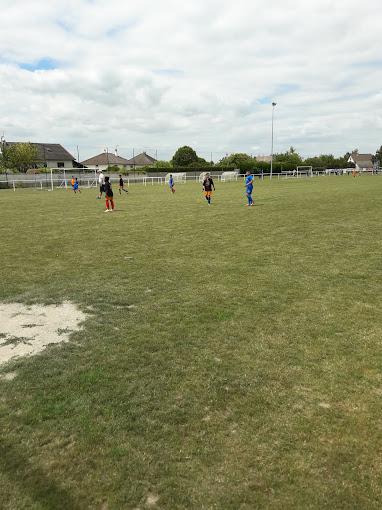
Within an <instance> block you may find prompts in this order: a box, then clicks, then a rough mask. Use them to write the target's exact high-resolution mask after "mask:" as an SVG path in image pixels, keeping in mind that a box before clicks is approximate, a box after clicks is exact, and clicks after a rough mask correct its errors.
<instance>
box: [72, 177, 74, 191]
mask: <svg viewBox="0 0 382 510" xmlns="http://www.w3.org/2000/svg"><path fill="white" fill-rule="evenodd" d="M72 189H74V176H73V175H72Z"/></svg>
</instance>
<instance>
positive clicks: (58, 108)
mask: <svg viewBox="0 0 382 510" xmlns="http://www.w3.org/2000/svg"><path fill="white" fill-rule="evenodd" d="M0 6H1V18H0V26H1V29H0V135H1V134H2V132H3V133H4V136H5V139H6V140H7V141H30V142H42V143H60V144H61V145H63V146H64V147H65V148H66V149H67V150H68V151H69V152H71V154H73V156H74V157H75V158H76V159H77V157H78V156H79V160H80V161H83V160H85V159H87V158H89V157H91V156H94V155H96V154H99V153H101V152H103V150H104V149H107V150H109V152H114V150H115V149H116V148H117V151H118V154H119V155H120V156H123V157H126V158H131V157H132V155H133V150H134V153H135V155H136V154H138V153H139V152H142V151H146V152H147V153H148V154H150V155H151V156H153V157H156V158H157V159H163V160H169V159H170V158H171V157H172V156H173V154H174V153H175V151H176V150H177V148H178V147H181V146H184V145H189V146H191V147H192V148H193V149H194V150H196V152H197V154H198V155H199V156H200V157H204V158H205V159H206V160H208V161H210V159H211V157H212V160H213V161H215V162H216V161H219V159H221V158H222V157H224V156H225V155H226V154H231V153H236V152H245V153H247V154H249V155H253V156H256V155H269V154H270V153H271V146H272V116H273V152H274V153H275V154H276V153H281V152H285V151H287V150H289V148H290V147H291V146H293V147H294V149H295V150H296V151H297V152H298V153H299V154H300V155H301V156H303V157H305V158H306V157H311V156H315V155H319V154H333V155H334V156H343V155H344V154H345V153H346V152H347V151H352V150H354V149H356V148H357V149H358V150H359V152H360V153H372V154H375V152H376V150H377V149H379V147H380V146H381V145H382V37H381V36H380V24H381V19H382V4H381V3H380V0H364V1H363V2H360V1H359V0H357V1H355V0H337V1H336V2H333V1H332V0H330V1H329V0H235V1H232V0H193V1H192V2H179V0H176V1H175V0H160V1H158V0H140V1H139V2H129V1H122V0H119V1H117V0H66V1H65V2H63V1H59V0H49V2H47V1H46V0H33V1H30V0H13V1H12V2H9V1H8V2H5V0H0ZM272 102H275V103H277V104H276V106H275V107H273V106H272ZM77 147H78V150H77Z"/></svg>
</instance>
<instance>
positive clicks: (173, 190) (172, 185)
mask: <svg viewBox="0 0 382 510" xmlns="http://www.w3.org/2000/svg"><path fill="white" fill-rule="evenodd" d="M168 182H169V184H170V190H171V193H175V189H174V178H173V176H172V174H171V175H170V180H169V181H168Z"/></svg>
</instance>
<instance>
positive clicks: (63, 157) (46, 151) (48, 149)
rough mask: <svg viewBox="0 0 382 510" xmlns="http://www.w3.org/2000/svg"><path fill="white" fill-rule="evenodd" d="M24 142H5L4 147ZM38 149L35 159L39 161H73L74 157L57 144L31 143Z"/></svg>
mask: <svg viewBox="0 0 382 510" xmlns="http://www.w3.org/2000/svg"><path fill="white" fill-rule="evenodd" d="M20 143H24V142H6V145H8V146H9V147H11V146H12V145H18V144H20ZM30 143H31V145H34V146H35V147H37V149H38V155H37V158H38V160H40V161H52V160H53V161H74V159H75V158H74V157H73V156H72V155H71V154H70V153H69V152H68V151H67V150H66V149H64V148H63V146H62V145H60V144H59V143H33V142H30Z"/></svg>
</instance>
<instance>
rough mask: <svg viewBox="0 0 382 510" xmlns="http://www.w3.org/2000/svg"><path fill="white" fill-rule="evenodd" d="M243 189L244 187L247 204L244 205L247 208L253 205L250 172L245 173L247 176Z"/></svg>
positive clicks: (251, 176)
mask: <svg viewBox="0 0 382 510" xmlns="http://www.w3.org/2000/svg"><path fill="white" fill-rule="evenodd" d="M245 187H246V192H245V194H246V196H247V198H248V204H245V205H246V206H247V207H248V206H250V205H255V203H254V201H253V198H252V191H253V175H251V172H250V171H249V170H248V171H247V176H246V178H245Z"/></svg>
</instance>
